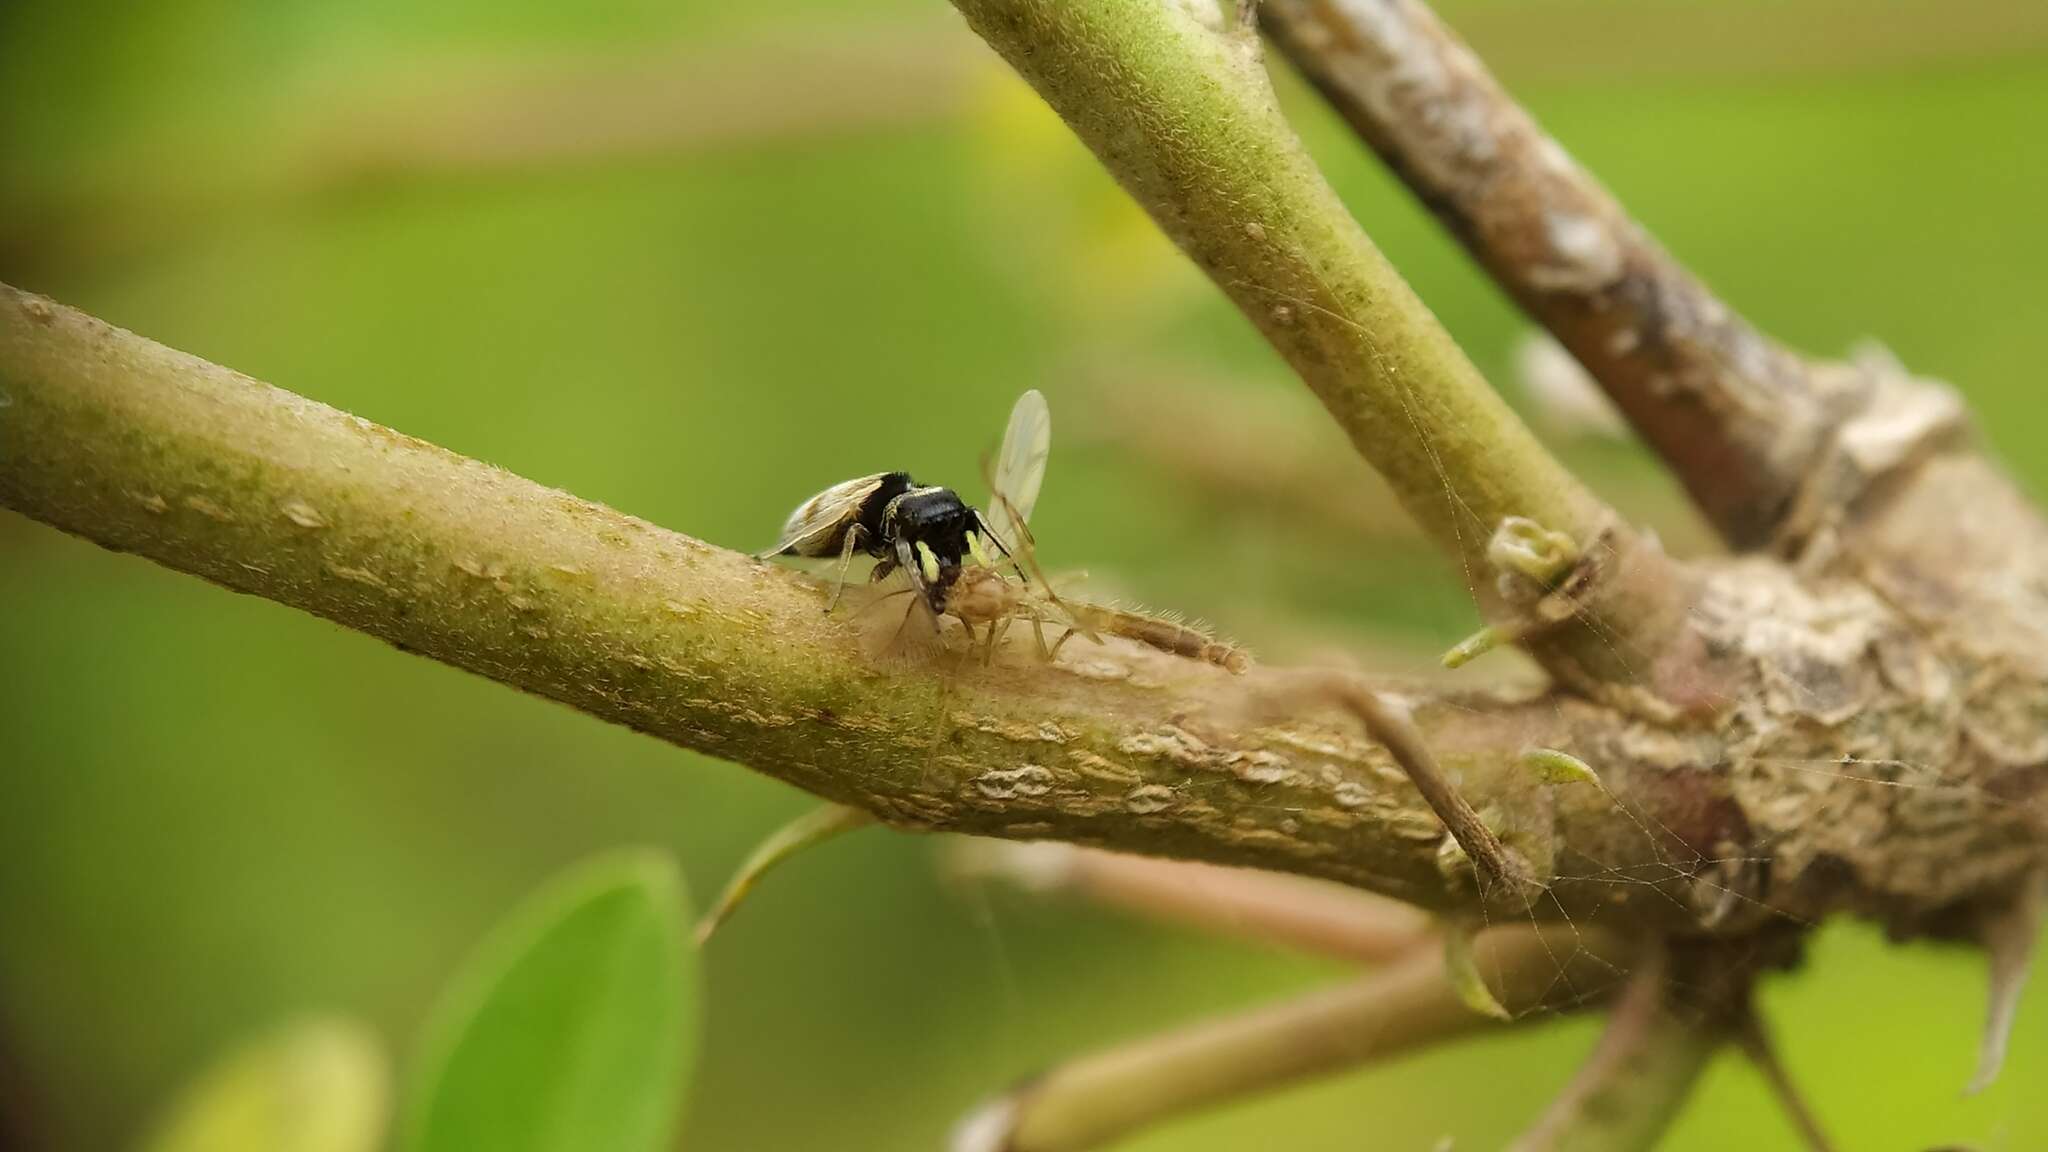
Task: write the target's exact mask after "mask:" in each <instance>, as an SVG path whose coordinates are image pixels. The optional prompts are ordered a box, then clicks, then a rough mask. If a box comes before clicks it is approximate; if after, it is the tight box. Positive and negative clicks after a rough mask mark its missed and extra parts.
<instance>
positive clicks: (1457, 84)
mask: <svg viewBox="0 0 2048 1152" xmlns="http://www.w3.org/2000/svg"><path fill="white" fill-rule="evenodd" d="M1261 15H1262V20H1263V23H1264V26H1265V28H1266V29H1267V31H1268V32H1269V33H1270V34H1271V35H1272V36H1273V39H1274V40H1275V42H1276V43H1278V44H1279V46H1280V47H1281V48H1282V49H1283V50H1284V51H1285V52H1286V54H1287V55H1288V57H1289V58H1290V59H1291V60H1293V61H1294V63H1295V64H1296V65H1297V66H1298V67H1299V68H1301V70H1302V71H1303V72H1304V73H1305V74H1306V75H1307V76H1308V77H1309V79H1310V80H1311V81H1312V82H1313V83H1314V84H1315V85H1316V87H1317V88H1318V89H1320V90H1321V91H1322V93H1323V94H1324V95H1325V96H1326V97H1327V98H1328V99H1329V100H1330V102H1331V103H1332V104H1333V105H1334V106H1335V107H1336V108H1337V109H1338V111H1339V112H1341V113H1342V114H1343V116H1344V117H1345V119H1346V120H1348V121H1349V122H1350V123H1351V125H1352V127H1353V128H1355V129H1356V130H1357V131H1358V132H1359V134H1360V135H1361V136H1363V137H1364V138H1365V139H1366V141H1367V142H1368V143H1370V144H1371V145H1372V146H1373V148H1374V149H1376V150H1377V151H1378V152H1379V153H1380V155H1381V156H1382V157H1384V158H1385V159H1386V160H1387V162H1388V163H1389V164H1390V165H1391V166H1392V167H1393V168H1394V170H1395V171H1396V172H1398V173H1399V174H1400V175H1401V177H1402V178H1403V179H1404V180H1406V181H1407V182H1408V184H1409V185H1410V187H1412V188H1413V189H1414V190H1415V192H1416V195H1417V196H1418V197H1420V198H1421V200H1422V201H1423V202H1424V203H1425V204H1428V205H1430V206H1431V207H1432V208H1433V209H1434V210H1435V211H1436V212H1437V214H1438V215H1439V216H1440V217H1442V218H1443V220H1444V222H1445V223H1446V225H1448V226H1449V228H1450V230H1451V231H1452V233H1453V234H1455V235H1456V236H1457V237H1458V238H1459V239H1460V240H1461V241H1463V242H1464V244H1465V245H1466V246H1467V247H1468V248H1469V249H1471V251H1472V253H1473V254H1474V255H1475V256H1476V257H1477V258H1478V259H1479V261H1480V263H1482V264H1484V265H1485V266H1486V268H1487V270H1488V271H1489V272H1491V273H1492V274H1493V276H1494V278H1495V279H1497V280H1498V281H1499V282H1500V283H1501V284H1502V285H1503V286H1504V287H1506V288H1507V290H1508V291H1509V292H1510V293H1511V294H1512V295H1513V296H1514V297H1515V298H1516V299H1517V300H1518V301H1520V302H1521V304H1522V306H1523V307H1524V308H1525V309H1527V310H1528V311H1529V313H1530V314H1531V315H1532V316H1534V317H1536V318H1537V319H1538V320H1539V321H1541V322H1542V323H1543V324H1544V325H1546V326H1547V327H1549V328H1550V330H1551V331H1552V332H1553V333H1555V334H1556V335H1557V337H1558V339H1559V340H1560V341H1561V342H1563V343H1564V344H1565V345H1566V346H1567V347H1568V348H1570V349H1571V351H1572V352H1573V354H1574V355H1576V356H1577V357H1578V358H1579V360H1580V362H1581V363H1583V364H1585V365H1586V367H1587V369H1588V370H1589V371H1591V372H1592V374H1593V376H1594V377H1595V378H1596V379H1598V380H1599V381H1600V383H1601V385H1602V386H1603V387H1604V388H1605V389H1606V390H1607V392H1608V394H1609V395H1611V396H1612V397H1614V399H1615V401H1616V402H1617V403H1618V404H1619V405H1620V407H1621V408H1622V410H1623V411H1624V412H1625V413H1626V414H1627V415H1628V417H1629V419H1630V420H1631V421H1632V422H1634V424H1635V425H1636V427H1637V428H1638V429H1639V430H1640V431H1641V432H1642V433H1643V435H1644V437H1645V438H1646V439H1648V440H1649V441H1650V443H1651V444H1652V446H1654V447H1655V448H1656V449H1657V451H1658V452H1659V453H1660V454H1661V455H1663V457H1664V458H1665V459H1666V460H1667V461H1669V462H1670V464H1671V466H1672V468H1673V469H1674V470H1675V471H1676V472H1677V474H1678V476H1679V477H1680V479H1681V480H1683V481H1684V483H1685V485H1686V487H1687V488H1688V489H1689V490H1690V491H1691V492H1692V494H1693V497H1694V499H1695V500H1697V501H1698V502H1699V504H1700V506H1701V508H1702V509H1703V510H1704V511H1705V512H1706V513H1707V515H1708V517H1709V518H1710V519H1711V520H1712V521H1713V522H1714V523H1715V525H1716V526H1717V527H1718V528H1719V529H1720V531H1721V532H1722V534H1723V535H1724V536H1725V537H1727V539H1728V540H1729V541H1730V542H1731V543H1733V544H1736V545H1738V546H1753V545H1758V544H1762V543H1765V542H1767V541H1769V540H1770V539H1771V538H1772V537H1773V535H1774V534H1775V532H1776V530H1777V528H1778V525H1779V522H1780V520H1781V518H1782V517H1783V516H1784V515H1785V514H1786V513H1787V511H1788V510H1789V508H1790V507H1791V505H1792V503H1793V501H1794V499H1795V497H1796V495H1797V493H1798V491H1799V488H1800V486H1801V484H1802V482H1803V480H1804V478H1805V476H1806V475H1807V468H1808V465H1809V464H1810V463H1811V462H1812V461H1813V460H1815V459H1816V458H1817V457H1818V456H1819V455H1820V454H1821V451H1822V449H1823V448H1824V447H1825V445H1826V441H1827V437H1828V431H1829V427H1830V425H1831V424H1832V423H1833V419H1834V414H1835V411H1836V409H1838V408H1839V407H1841V406H1843V405H1846V404H1852V403H1853V402H1854V399H1853V397H1848V396H1838V395H1834V394H1832V393H1831V390H1830V388H1829V387H1828V386H1827V385H1826V384H1825V383H1824V382H1823V381H1822V380H1820V379H1819V378H1817V377H1816V376H1815V375H1814V374H1813V373H1811V372H1810V371H1809V370H1808V369H1807V367H1806V366H1805V365H1804V364H1803V363H1801V361H1800V360H1799V359H1798V358H1797V357H1795V356H1793V355H1791V354H1790V353H1788V352H1786V351H1785V350H1783V349H1782V348H1780V347H1778V346H1777V345H1776V344H1774V343H1772V342H1771V341H1769V340H1768V339H1766V338H1765V337H1764V336H1763V335H1761V334H1760V333H1758V332H1757V331H1756V330H1755V329H1754V328H1752V327H1751V326H1750V325H1749V324H1748V323H1747V322H1745V321H1744V320H1743V319H1742V318H1741V317H1740V316H1738V315H1736V314H1735V313H1734V312H1733V311H1731V310H1730V309H1729V308H1728V307H1727V306H1726V305H1724V304H1722V303H1721V302H1720V301H1719V300H1717V299H1715V298H1714V296H1713V294H1712V293H1710V292H1709V291H1708V290H1707V289H1706V287H1705V286H1704V285H1702V284H1701V283H1700V282H1699V281H1698V280H1697V279H1695V278H1694V277H1693V276H1692V275H1691V274H1689V273H1688V272H1687V271H1686V270H1685V269H1684V268H1683V267H1681V266H1680V265H1679V264H1678V263H1677V262H1676V261H1674V260H1673V259H1672V258H1671V257H1670V256H1669V255H1668V254H1667V253H1665V252H1664V251H1663V249H1661V248H1659V247H1658V246H1657V244H1656V243H1655V242H1654V241H1653V240H1651V239H1650V237H1649V236H1648V235H1647V234H1646V233H1644V231H1643V230H1642V229H1641V228H1640V227H1638V226H1637V225H1636V224H1635V222H1634V221H1632V220H1630V219H1629V218H1628V216H1627V214H1626V213H1624V212H1623V211H1622V209H1621V206H1620V205H1619V204H1617V203H1616V202H1615V201H1614V199H1613V198H1612V197H1611V196H1609V195H1608V193H1607V192H1606V190H1605V189H1603V188H1601V187H1600V185H1599V184H1598V183H1596V182H1595V181H1594V180H1593V178H1592V177H1591V176H1589V175H1588V174H1587V173H1586V172H1585V171H1584V170H1583V169H1581V168H1579V167H1578V166H1577V165H1576V164H1574V163H1573V162H1572V161H1571V159H1570V158H1569V156H1567V155H1566V153H1565V151H1564V150H1563V149H1562V148H1561V147H1559V146H1558V144H1557V143H1556V141H1554V140H1552V139H1551V138H1550V137H1548V136H1546V135H1544V133H1543V131H1542V129H1540V128H1539V127H1538V126H1537V125H1536V123H1535V121H1534V120H1532V119H1531V118H1530V117H1529V115H1528V114H1527V113H1526V112H1524V111H1523V110H1522V109H1521V108H1520V107H1519V106H1517V105H1516V104H1515V102H1514V101H1513V99H1512V98H1510V97H1509V96H1508V95H1507V93H1506V92H1505V91H1503V90H1502V89H1501V87H1500V85H1499V84H1497V83H1496V82H1495V81H1494V79H1493V77H1492V76H1490V75H1488V74H1487V72H1486V70H1485V68H1484V66H1483V65H1481V64H1480V62H1479V61H1478V59H1477V58H1476V57H1474V56H1473V54H1472V53H1471V52H1470V50H1468V49H1467V48H1466V47H1465V45H1464V44H1463V43H1462V42H1461V41H1460V40H1459V39H1458V38H1457V36H1456V35H1455V34H1454V33H1452V32H1451V31H1450V30H1449V29H1447V28H1446V27H1444V25H1443V24H1442V23H1441V22H1439V21H1438V20H1437V19H1436V17H1435V16H1434V15H1432V14H1431V13H1430V12H1429V10H1428V9H1427V8H1426V7H1425V6H1424V5H1423V4H1422V3H1420V2H1419V0H1361V2H1360V3H1353V4H1337V3H1332V2H1330V0H1273V2H1272V3H1268V4H1266V5H1264V6H1263V7H1262V9H1261Z"/></svg>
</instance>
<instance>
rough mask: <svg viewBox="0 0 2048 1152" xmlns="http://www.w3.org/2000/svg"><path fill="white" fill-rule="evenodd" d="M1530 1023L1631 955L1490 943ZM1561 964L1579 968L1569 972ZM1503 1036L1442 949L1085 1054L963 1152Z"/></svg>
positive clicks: (1067, 1142)
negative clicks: (1462, 993) (1467, 995)
mask: <svg viewBox="0 0 2048 1152" xmlns="http://www.w3.org/2000/svg"><path fill="white" fill-rule="evenodd" d="M1479 951H1480V962H1481V966H1482V967H1483V969H1484V970H1485V971H1486V972H1488V973H1492V974H1497V979H1498V981H1499V985H1500V986H1499V987H1498V988H1496V989H1494V991H1495V993H1496V995H1497V996H1498V997H1499V998H1500V999H1501V1000H1502V1001H1503V1002H1504V1003H1506V1004H1508V1005H1509V1006H1510V1007H1511V1008H1512V1009H1513V1010H1515V1011H1516V1012H1517V1014H1518V1015H1523V1014H1527V1013H1532V1012H1541V1011H1570V1010H1576V1009H1579V1008H1582V1007H1585V1006H1586V1005H1587V1004H1589V1003H1592V1002H1594V1001H1595V1000H1597V998H1598V996H1599V995H1600V994H1601V992H1602V991H1604V989H1606V988H1607V987H1609V986H1611V984H1612V982H1613V974H1614V972H1615V971H1617V969H1618V966H1619V965H1621V964H1623V963H1625V961H1626V955H1627V954H1626V952H1625V951H1623V950H1621V949H1620V947H1619V945H1617V944H1615V943H1614V942H1613V941H1610V940H1607V939H1605V938H1602V937H1598V936H1597V935H1596V936H1582V935H1575V934H1573V933H1572V932H1570V931H1569V930H1566V929H1562V928H1552V929H1547V930H1544V931H1539V930H1536V929H1533V928H1527V927H1515V928H1505V929H1496V930H1494V931H1492V932H1489V933H1487V934H1486V935H1484V936H1483V937H1481V938H1480V941H1479ZM1560 959H1564V960H1566V967H1565V968H1564V969H1563V970H1562V971H1561V970H1560ZM1498 1027H1501V1025H1500V1024H1499V1023H1497V1022H1496V1021H1493V1020H1490V1019H1488V1018H1487V1017H1484V1016H1481V1015H1479V1014H1477V1013H1475V1012H1473V1011H1472V1010H1471V1009H1469V1008H1467V1007H1466V1006H1465V1003H1464V1001H1463V1000H1462V999H1461V998H1460V997H1459V995H1458V993H1457V991H1456V989H1455V988H1453V987H1452V985H1451V981H1450V980H1449V978H1448V976H1447V974H1446V972H1445V969H1444V965H1443V962H1442V959H1441V958H1440V957H1439V956H1438V955H1437V953H1436V952H1435V951H1434V950H1424V951H1422V952H1420V953H1415V954H1411V955H1409V956H1408V957H1407V958H1405V959H1403V960H1400V961H1398V962H1397V963H1395V964H1394V965H1393V966H1391V967H1389V968H1387V969H1385V970H1384V971H1381V972H1377V973H1374V974H1373V975H1371V976H1368V977H1366V978H1364V979H1362V980H1358V981H1355V982H1353V983H1349V984H1343V985H1339V986H1337V987H1334V988H1328V989H1324V990H1322V991H1319V992H1312V993H1310V994H1308V995H1306V996H1304V997H1301V998H1299V999H1295V1000H1288V1001H1284V1002H1282V1003H1279V1004H1273V1005H1269V1006H1266V1007H1263V1008H1256V1009H1253V1010H1251V1011H1249V1012H1245V1013H1243V1014H1241V1015H1237V1016H1229V1017H1224V1018H1221V1019H1216V1020H1208V1021H1203V1022H1201V1023H1198V1024H1193V1025H1190V1026H1188V1027H1186V1028H1184V1029H1181V1030H1178V1031H1174V1032H1169V1033H1166V1034H1163V1035H1159V1036H1154V1037H1149V1038H1146V1039H1142V1040H1137V1041H1134V1042H1132V1043H1130V1044H1127V1045H1124V1046H1121V1047H1116V1048H1110V1049H1106V1050H1104V1051H1101V1052H1096V1053H1094V1054H1092V1055H1088V1056H1083V1057H1080V1058H1079V1059H1076V1060H1074V1061H1072V1062H1070V1063H1067V1064H1062V1065H1060V1066H1059V1067H1057V1068H1055V1069H1053V1070H1051V1071H1050V1072H1047V1073H1045V1074H1044V1075H1042V1076H1038V1077H1035V1078H1033V1079H1031V1080H1029V1081H1026V1082H1025V1083H1024V1084H1022V1085H1020V1086H1019V1087H1018V1088H1016V1089H1014V1090H1013V1091H1011V1092H1009V1093H1008V1094H1006V1095H1004V1096H1002V1097H999V1098H997V1099H996V1100H994V1101H991V1102H990V1103H988V1104H986V1105H984V1106H983V1107H982V1108H981V1109H980V1110H979V1111H977V1112H976V1113H975V1114H974V1115H973V1116H971V1117H969V1118H968V1119H967V1120H966V1121H965V1122H964V1123H962V1125H961V1126H960V1128H959V1129H958V1130H957V1132H956V1134H955V1137H954V1143H953V1149H954V1152H1083V1150H1085V1149H1090V1148H1099V1147H1101V1146H1103V1145H1104V1144H1106V1143H1108V1142H1110V1141H1112V1140H1115V1139H1116V1138H1118V1137H1119V1136H1122V1135H1124V1134H1126V1133H1129V1132H1132V1131H1134V1130H1136V1129H1139V1128H1142V1127H1144V1126H1146V1125H1150V1124H1155V1123H1158V1122H1159V1121H1161V1120H1165V1119H1168V1118H1170V1117H1174V1116H1181V1115H1185V1114H1187V1113H1190V1112H1194V1111H1197V1110H1200V1109H1204V1108H1210V1107H1214V1106H1216V1105H1218V1104H1221V1103H1224V1102H1226V1101H1229V1100H1234V1099H1238V1098H1240V1097H1244V1096H1248V1095H1251V1094H1253V1093H1257V1092H1262V1091H1265V1090H1268V1089H1271V1088H1274V1087H1278V1086H1280V1085H1284V1084H1291V1083H1296V1082H1298V1081H1301V1080H1305V1079H1308V1078H1311V1077H1315V1076H1322V1075H1328V1074H1330V1073H1332V1072H1337V1071H1341V1070H1344V1069H1347V1068H1355V1067H1359V1066H1361V1065H1364V1064H1367V1063H1370V1062H1374V1061H1378V1060H1384V1059H1388V1058H1390V1057H1394V1056H1399V1055H1402V1054H1405V1053H1409V1052H1413V1051H1416V1050H1417V1049H1420V1048H1424V1047H1427V1046H1430V1045H1433V1044H1437V1043H1441V1042H1443V1041H1446V1040H1451V1039H1456V1038H1458V1037H1461V1036H1467V1035H1472V1034H1475V1033H1479V1032H1484V1031H1488V1030H1491V1029H1494V1028H1498Z"/></svg>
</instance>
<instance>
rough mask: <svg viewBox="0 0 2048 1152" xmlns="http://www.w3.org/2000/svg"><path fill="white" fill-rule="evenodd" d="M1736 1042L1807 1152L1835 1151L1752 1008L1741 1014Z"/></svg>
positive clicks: (1818, 1119)
mask: <svg viewBox="0 0 2048 1152" xmlns="http://www.w3.org/2000/svg"><path fill="white" fill-rule="evenodd" d="M1736 1039H1737V1042H1738V1043H1740V1044H1741V1046H1742V1053H1743V1055H1745V1056H1747V1057H1749V1062H1750V1063H1751V1064H1752V1065H1754V1066H1755V1067H1756V1070H1757V1071H1758V1072H1759V1073H1761V1074H1762V1075H1763V1078H1764V1083H1766V1084H1768V1085H1769V1086H1770V1089H1771V1095H1773V1096H1775V1097H1777V1099H1778V1106H1779V1107H1780V1108H1783V1109H1784V1110H1785V1115H1786V1116H1787V1117H1788V1118H1790V1119H1791V1121H1792V1126H1793V1127H1794V1128H1796V1129H1798V1130H1799V1139H1800V1141H1801V1142H1803V1143H1804V1144H1805V1145H1806V1149H1807V1152H1834V1144H1833V1143H1832V1142H1830V1141H1829V1140H1828V1135H1827V1133H1826V1132H1824V1131H1822V1130H1821V1126H1820V1118H1819V1117H1817V1116H1815V1115H1814V1114H1813V1109H1812V1108H1811V1107H1809V1106H1808V1105H1807V1103H1806V1096H1805V1094H1804V1093H1802V1092H1800V1091H1799V1085H1798V1084H1796V1083H1794V1082H1793V1080H1792V1073H1791V1072H1790V1071H1789V1070H1787V1069H1786V1067H1785V1062H1784V1061H1783V1060H1780V1059H1779V1058H1778V1046H1777V1045H1776V1044H1773V1043H1772V1042H1771V1034H1770V1030H1769V1029H1767V1028H1765V1027H1764V1022H1763V1019H1762V1018H1761V1017H1759V1016H1758V1015H1757V1014H1756V1012H1755V1011H1754V1010H1752V1011H1749V1012H1747V1013H1744V1015H1743V1017H1742V1022H1741V1024H1740V1025H1739V1026H1738V1030H1737V1032H1736Z"/></svg>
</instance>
